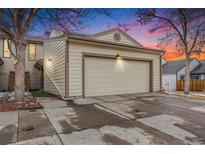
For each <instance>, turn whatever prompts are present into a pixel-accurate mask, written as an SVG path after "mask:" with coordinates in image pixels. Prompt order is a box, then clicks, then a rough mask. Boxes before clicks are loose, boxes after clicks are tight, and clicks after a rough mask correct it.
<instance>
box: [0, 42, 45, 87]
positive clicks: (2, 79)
mask: <svg viewBox="0 0 205 154" xmlns="http://www.w3.org/2000/svg"><path fill="white" fill-rule="evenodd" d="M13 49H14V45H13ZM0 56H1V57H2V60H3V61H4V64H3V65H1V66H0V90H7V89H8V75H9V72H11V71H14V66H13V61H14V58H13V57H11V58H4V57H3V39H0ZM42 58H43V45H40V44H36V60H35V61H29V60H28V47H27V49H26V57H25V71H26V72H29V73H30V77H31V89H35V88H37V86H36V83H37V82H40V81H36V80H40V79H39V78H38V77H41V74H42V73H41V71H39V70H38V69H36V68H35V67H34V64H35V63H36V62H37V61H38V60H39V59H42ZM34 80H35V81H34ZM1 87H3V88H1ZM38 87H39V86H38Z"/></svg>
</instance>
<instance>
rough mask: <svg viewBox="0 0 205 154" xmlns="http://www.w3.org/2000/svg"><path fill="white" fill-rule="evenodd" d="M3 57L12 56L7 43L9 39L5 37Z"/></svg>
mask: <svg viewBox="0 0 205 154" xmlns="http://www.w3.org/2000/svg"><path fill="white" fill-rule="evenodd" d="M3 50H4V51H3V57H4V58H10V57H11V53H10V50H9V46H8V43H7V40H5V39H4V49H3Z"/></svg>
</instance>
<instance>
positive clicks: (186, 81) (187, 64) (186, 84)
mask: <svg viewBox="0 0 205 154" xmlns="http://www.w3.org/2000/svg"><path fill="white" fill-rule="evenodd" d="M189 87H190V57H186V59H185V77H184V94H187V95H188V94H189Z"/></svg>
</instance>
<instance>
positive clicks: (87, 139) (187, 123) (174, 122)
mask: <svg viewBox="0 0 205 154" xmlns="http://www.w3.org/2000/svg"><path fill="white" fill-rule="evenodd" d="M39 101H40V103H41V104H42V105H43V106H44V109H41V110H36V111H35V112H32V111H19V112H5V113H0V144H204V143H205V118H204V117H205V101H203V100H202V101H200V100H194V99H187V98H182V97H176V96H170V95H165V94H157V93H148V94H129V95H118V96H101V97H94V98H85V99H75V100H74V103H69V104H68V103H67V102H66V101H62V100H58V99H57V98H39Z"/></svg>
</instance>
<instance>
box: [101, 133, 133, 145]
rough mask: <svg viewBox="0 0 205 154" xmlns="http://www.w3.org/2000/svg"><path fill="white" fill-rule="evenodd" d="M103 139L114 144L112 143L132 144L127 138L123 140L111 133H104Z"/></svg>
mask: <svg viewBox="0 0 205 154" xmlns="http://www.w3.org/2000/svg"><path fill="white" fill-rule="evenodd" d="M103 140H104V141H105V142H106V143H107V144H112V145H130V144H131V143H129V142H128V141H126V140H123V139H121V138H119V137H117V136H113V135H110V134H104V135H103Z"/></svg>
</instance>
